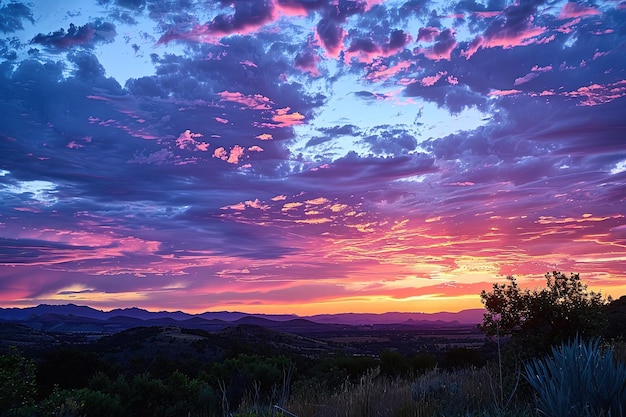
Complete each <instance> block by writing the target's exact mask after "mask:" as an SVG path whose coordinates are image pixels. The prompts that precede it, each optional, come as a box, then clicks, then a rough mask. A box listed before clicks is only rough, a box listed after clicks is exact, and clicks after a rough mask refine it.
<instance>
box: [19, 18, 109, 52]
mask: <svg viewBox="0 0 626 417" xmlns="http://www.w3.org/2000/svg"><path fill="white" fill-rule="evenodd" d="M115 35H116V32H115V25H114V24H112V23H108V22H102V21H96V22H94V23H87V24H85V25H83V26H78V27H77V26H76V25H74V24H73V23H72V24H70V27H69V29H68V30H67V32H66V31H65V30H64V29H60V30H58V31H56V32H53V33H50V34H47V35H44V34H41V33H40V34H38V35H36V36H35V37H34V38H33V39H31V41H30V42H31V43H35V44H40V45H44V46H49V47H54V48H58V49H69V48H73V47H75V46H85V47H87V48H93V47H94V46H95V44H96V43H99V42H111V41H113V39H114V38H115Z"/></svg>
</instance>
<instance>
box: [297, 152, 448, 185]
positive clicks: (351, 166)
mask: <svg viewBox="0 0 626 417" xmlns="http://www.w3.org/2000/svg"><path fill="white" fill-rule="evenodd" d="M434 162H435V160H434V158H432V157H431V156H429V155H426V154H414V155H407V156H400V157H374V156H368V157H360V156H358V155H357V154H356V153H355V152H349V153H348V154H347V155H346V156H345V157H343V158H339V159H337V160H336V161H335V162H334V163H333V165H332V166H331V167H330V168H328V169H320V170H317V171H309V172H305V173H302V174H299V175H298V177H299V178H302V179H303V180H304V179H307V180H314V181H324V180H327V179H329V178H332V179H333V183H340V184H344V185H350V186H354V187H368V186H369V187H372V189H373V188H374V187H375V184H383V183H386V182H387V181H390V180H394V179H398V178H405V177H410V176H413V175H421V174H426V173H432V172H435V171H436V170H437V168H436V167H435V165H434Z"/></svg>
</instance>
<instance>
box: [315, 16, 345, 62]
mask: <svg viewBox="0 0 626 417" xmlns="http://www.w3.org/2000/svg"><path fill="white" fill-rule="evenodd" d="M322 23H323V25H322V29H323V30H324V31H325V33H324V34H323V35H320V25H321V24H322ZM345 37H346V31H345V30H344V29H343V28H342V27H341V26H339V24H338V23H337V22H334V21H332V20H330V19H325V20H324V21H320V23H319V24H318V27H317V28H316V30H315V39H316V40H317V41H318V42H319V44H320V45H322V46H323V47H324V50H325V51H326V57H328V58H338V57H339V54H340V53H341V50H342V49H343V40H344V38H345Z"/></svg>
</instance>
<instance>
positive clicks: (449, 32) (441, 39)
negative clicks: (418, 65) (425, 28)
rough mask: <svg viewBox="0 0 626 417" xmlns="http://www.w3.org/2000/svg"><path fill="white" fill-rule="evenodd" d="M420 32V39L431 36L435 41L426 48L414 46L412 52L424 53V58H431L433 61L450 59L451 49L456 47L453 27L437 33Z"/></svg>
mask: <svg viewBox="0 0 626 417" xmlns="http://www.w3.org/2000/svg"><path fill="white" fill-rule="evenodd" d="M430 29H433V28H430ZM420 31H421V29H420ZM420 34H421V37H422V39H424V40H425V39H431V38H432V40H433V41H434V42H435V43H434V44H433V45H432V46H429V47H427V48H416V49H415V51H414V53H417V54H424V56H425V57H426V58H428V59H432V60H434V61H438V60H440V59H446V60H448V61H449V60H450V57H451V54H452V51H453V50H454V48H456V45H457V41H456V39H455V36H456V33H455V31H454V29H445V30H443V31H441V32H437V34H435V33H428V34H424V33H421V32H420ZM418 37H419V35H418Z"/></svg>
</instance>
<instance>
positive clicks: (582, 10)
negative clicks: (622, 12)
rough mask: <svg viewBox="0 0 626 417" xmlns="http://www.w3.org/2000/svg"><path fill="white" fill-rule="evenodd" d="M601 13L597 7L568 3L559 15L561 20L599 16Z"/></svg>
mask: <svg viewBox="0 0 626 417" xmlns="http://www.w3.org/2000/svg"><path fill="white" fill-rule="evenodd" d="M599 14H600V11H599V10H598V9H596V8H595V7H587V6H584V5H582V4H580V3H575V2H568V3H565V5H564V6H563V8H562V9H561V12H560V13H559V19H573V18H576V17H583V16H593V15H599Z"/></svg>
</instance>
